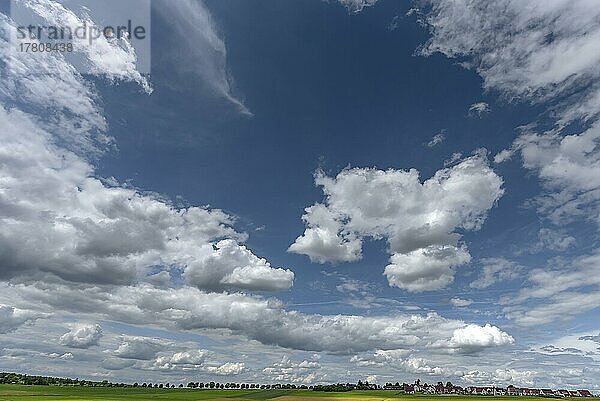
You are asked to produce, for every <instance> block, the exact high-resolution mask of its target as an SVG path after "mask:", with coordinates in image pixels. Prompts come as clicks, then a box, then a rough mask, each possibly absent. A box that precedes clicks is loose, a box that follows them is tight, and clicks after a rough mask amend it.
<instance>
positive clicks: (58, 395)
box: [0, 385, 599, 401]
mask: <svg viewBox="0 0 600 401" xmlns="http://www.w3.org/2000/svg"><path fill="white" fill-rule="evenodd" d="M439 398H452V400H456V401H460V400H463V399H470V400H473V399H488V400H494V401H496V400H497V401H507V400H511V401H533V400H537V401H539V400H540V397H478V396H419V395H416V396H413V395H403V394H402V393H399V392H397V391H393V390H377V391H348V392H342V393H333V392H332V393H325V392H315V391H311V390H195V389H148V388H117V387H59V386H21V385H0V401H33V400H36V401H49V400H52V401H67V400H68V401H88V400H90V401H91V400H102V401H127V400H173V401H194V400H228V401H236V400H240V401H242V400H248V401H253V400H254V401H260V400H277V401H319V400H332V399H335V400H353V401H358V400H365V401H384V400H393V399H402V400H406V401H417V400H418V401H426V400H435V399H439ZM586 400H596V401H597V400H599V398H586Z"/></svg>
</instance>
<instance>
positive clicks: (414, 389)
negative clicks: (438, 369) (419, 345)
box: [383, 380, 594, 397]
mask: <svg viewBox="0 0 600 401" xmlns="http://www.w3.org/2000/svg"><path fill="white" fill-rule="evenodd" d="M383 389H384V390H400V391H404V393H405V394H415V393H423V394H462V395H489V396H541V397H593V396H594V395H593V394H592V393H591V392H590V391H589V390H552V389H549V388H541V389H540V388H527V387H515V386H513V385H510V386H508V387H495V386H493V387H477V386H469V387H461V386H455V385H453V384H452V383H450V382H448V383H446V385H444V384H443V383H442V382H438V384H427V383H424V384H421V381H420V380H417V381H416V382H414V383H413V384H406V383H403V384H400V383H396V384H392V383H386V384H385V386H383Z"/></svg>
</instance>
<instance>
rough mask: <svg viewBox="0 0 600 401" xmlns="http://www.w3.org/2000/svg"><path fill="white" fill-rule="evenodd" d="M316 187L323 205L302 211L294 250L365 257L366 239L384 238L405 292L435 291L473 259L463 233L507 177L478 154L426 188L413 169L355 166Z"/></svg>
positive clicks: (318, 256) (389, 270)
mask: <svg viewBox="0 0 600 401" xmlns="http://www.w3.org/2000/svg"><path fill="white" fill-rule="evenodd" d="M315 183H316V184H317V185H319V186H321V187H322V188H323V192H324V193H325V201H324V203H317V204H315V205H313V206H311V207H308V208H306V209H305V214H304V216H302V219H303V220H304V222H305V223H306V225H307V228H306V230H305V231H304V234H302V235H301V236H299V237H298V238H297V239H296V241H295V242H294V243H293V244H292V245H291V246H290V247H289V250H290V251H291V252H296V253H301V254H305V255H308V256H309V257H310V258H311V260H313V261H316V262H319V263H325V262H349V261H356V260H359V259H360V258H361V252H362V241H363V239H364V238H367V237H369V238H373V239H380V238H385V239H386V240H387V242H388V245H389V252H390V253H391V255H392V256H391V258H390V264H389V265H388V266H387V267H386V269H385V275H386V276H387V278H388V281H389V283H390V285H394V286H397V287H400V288H403V289H406V290H408V291H424V290H434V289H439V288H443V287H445V286H446V285H447V284H449V283H451V282H452V281H453V279H454V271H453V267H455V266H459V265H462V264H465V263H467V262H469V261H470V259H471V257H470V255H469V252H468V251H467V249H466V247H465V246H464V245H463V244H460V237H461V235H460V233H459V232H457V231H459V230H478V229H479V228H480V227H481V225H482V224H483V222H484V220H485V218H486V217H487V213H488V211H489V210H490V209H491V208H492V207H493V206H494V204H495V203H496V202H497V201H498V199H499V198H500V197H501V196H502V194H503V189H502V178H500V177H499V176H498V175H497V174H496V173H494V171H493V170H492V169H491V168H490V167H489V165H488V162H487V159H486V157H485V154H483V152H478V153H476V154H475V155H473V156H471V157H468V158H466V159H464V160H462V161H461V162H460V163H457V164H456V165H454V166H452V167H449V168H445V169H442V170H439V171H437V172H436V173H435V174H434V176H433V177H431V178H429V179H427V180H425V181H424V182H423V183H421V182H420V180H419V173H418V171H417V170H415V169H411V170H409V171H404V170H394V169H389V170H377V169H373V168H352V169H346V170H343V171H342V172H340V173H339V174H338V175H337V176H336V177H333V178H331V177H327V176H325V175H324V174H323V173H322V172H318V173H317V174H316V176H315Z"/></svg>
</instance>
